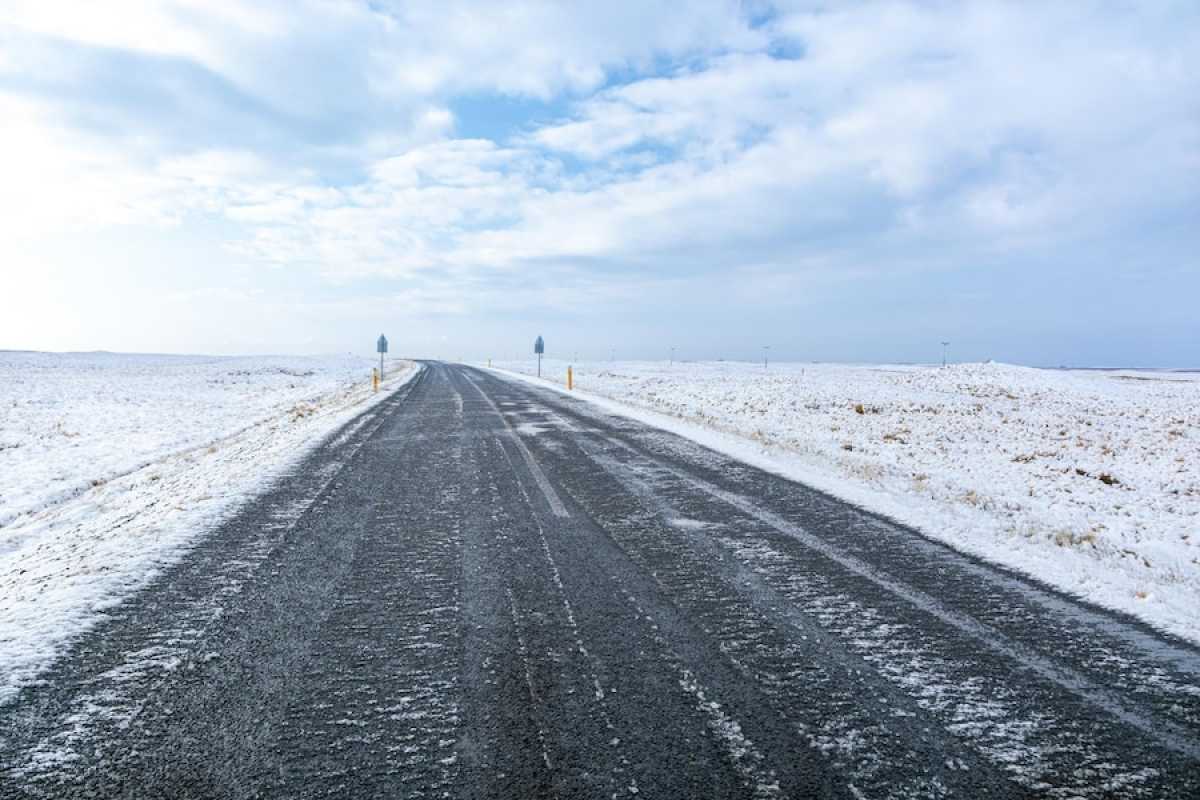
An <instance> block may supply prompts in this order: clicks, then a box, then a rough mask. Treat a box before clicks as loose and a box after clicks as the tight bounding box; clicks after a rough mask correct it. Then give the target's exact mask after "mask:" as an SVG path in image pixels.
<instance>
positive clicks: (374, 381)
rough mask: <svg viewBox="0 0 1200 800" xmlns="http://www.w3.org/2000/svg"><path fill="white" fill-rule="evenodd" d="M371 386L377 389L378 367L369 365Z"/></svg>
mask: <svg viewBox="0 0 1200 800" xmlns="http://www.w3.org/2000/svg"><path fill="white" fill-rule="evenodd" d="M371 388H372V389H373V390H374V391H376V392H378V391H379V367H371Z"/></svg>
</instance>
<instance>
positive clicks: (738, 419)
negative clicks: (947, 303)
mask: <svg viewBox="0 0 1200 800" xmlns="http://www.w3.org/2000/svg"><path fill="white" fill-rule="evenodd" d="M495 366H496V367H497V368H499V369H501V370H504V371H507V372H510V373H511V372H516V373H522V376H521V377H522V378H524V379H526V380H534V379H532V378H529V377H527V376H528V375H529V373H531V372H532V371H533V370H534V369H536V366H535V364H534V362H495ZM566 366H567V365H566V362H557V361H544V362H543V368H542V371H543V375H547V376H552V378H553V380H552V381H549V380H543V381H540V382H539V383H541V384H542V385H557V384H559V383H561V382H562V380H563V379H565V374H566ZM574 374H575V384H576V387H577V390H576V392H575V394H576V395H579V396H581V397H583V398H586V399H589V400H592V401H595V402H599V403H600V404H601V405H603V406H605V407H606V408H608V409H609V410H612V411H616V412H618V413H623V414H625V415H627V416H632V417H634V418H637V419H640V420H642V421H644V422H647V423H649V424H652V425H656V426H658V427H661V428H665V429H667V430H671V431H674V432H676V433H680V434H682V435H684V436H688V437H689V438H692V439H695V440H697V441H699V442H700V443H702V444H704V445H706V446H709V447H712V448H714V449H716V450H720V451H722V452H725V453H727V454H729V455H732V456H734V457H737V458H740V459H742V460H745V461H747V462H749V463H752V464H755V465H756V466H759V467H763V468H765V469H769V470H771V471H774V472H777V473H779V474H783V475H785V476H787V477H790V478H793V479H795V480H799V481H801V482H804V483H807V484H809V485H811V486H814V487H815V488H818V489H821V490H823V491H826V492H829V493H830V494H833V495H836V496H838V497H841V498H843V499H845V500H849V501H851V502H853V503H856V504H858V505H860V506H862V507H864V508H867V509H870V510H873V511H876V512H879V513H882V514H885V515H887V516H889V517H891V518H893V519H895V520H897V521H899V522H902V523H905V524H907V525H911V526H912V527H914V528H917V529H919V530H921V531H922V532H923V533H925V534H926V535H928V536H930V537H932V538H936V539H939V540H942V541H944V542H947V543H948V544H951V545H953V546H954V547H956V548H958V549H960V550H963V551H965V552H969V553H973V554H975V555H979V556H982V557H984V558H987V559H989V560H991V561H993V562H996V563H1000V564H1003V565H1006V566H1009V567H1012V568H1015V569H1018V570H1020V571H1022V572H1024V573H1026V574H1028V575H1031V576H1033V577H1035V578H1038V579H1040V580H1043V581H1045V582H1047V583H1049V584H1051V585H1054V586H1057V587H1059V588H1061V589H1063V590H1065V591H1068V592H1070V593H1072V594H1075V595H1077V596H1079V597H1082V598H1085V599H1087V600H1091V601H1093V602H1097V603H1100V604H1102V605H1105V606H1108V607H1110V608H1114V609H1117V610H1120V611H1125V612H1128V613H1131V614H1134V615H1136V616H1138V617H1141V618H1142V619H1145V620H1147V621H1148V622H1150V623H1152V624H1154V625H1155V626H1157V627H1159V628H1160V629H1163V630H1166V631H1168V632H1171V633H1174V634H1176V635H1180V636H1183V637H1186V638H1188V639H1191V640H1193V641H1200V614H1197V613H1196V609H1197V608H1200V374H1197V373H1194V372H1166V371H1131V370H1121V371H1099V370H1045V369H1032V368H1026V367H1018V366H1012V365H1007V364H994V363H987V364H955V365H951V366H949V367H946V368H940V367H931V366H912V365H900V366H870V365H842V364H795V363H792V364H772V365H770V367H769V368H767V369H764V368H763V366H762V365H761V364H757V365H755V364H748V363H742V362H700V363H677V364H673V365H671V364H665V363H661V362H616V363H580V364H576V365H575V369H574ZM613 401H615V402H613Z"/></svg>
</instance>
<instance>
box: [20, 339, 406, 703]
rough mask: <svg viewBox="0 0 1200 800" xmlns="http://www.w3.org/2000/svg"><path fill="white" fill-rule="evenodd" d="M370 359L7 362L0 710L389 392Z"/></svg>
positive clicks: (69, 357) (92, 357) (109, 357)
mask: <svg viewBox="0 0 1200 800" xmlns="http://www.w3.org/2000/svg"><path fill="white" fill-rule="evenodd" d="M372 363H374V362H373V361H372V360H371V359H366V358H358V357H354V356H334V357H314V358H288V357H269V358H268V357H263V358H257V357H256V358H213V357H191V356H144V355H116V354H107V353H101V354H49V353H20V352H0V702H4V700H5V699H7V698H11V697H12V695H13V694H14V692H15V691H16V690H17V688H18V687H19V686H20V685H22V684H23V683H26V682H27V681H29V680H30V679H32V678H33V677H34V676H35V675H36V673H37V671H38V670H39V669H41V668H43V667H44V666H45V665H46V664H47V663H49V661H50V660H51V659H52V658H53V657H54V655H55V654H56V653H57V652H59V650H60V649H61V648H62V646H63V645H64V644H65V643H66V642H67V641H68V640H69V639H70V638H71V637H73V636H75V635H77V634H78V633H80V632H81V631H83V630H85V629H86V628H87V627H88V626H89V625H90V624H91V623H93V622H94V621H95V620H96V619H97V617H98V615H99V613H100V612H102V610H103V609H104V608H107V607H109V606H111V605H113V604H115V603H117V602H119V601H120V600H121V599H122V598H124V597H126V596H128V594H129V593H130V592H132V591H133V590H135V589H137V588H138V587H140V586H142V585H144V584H145V583H146V582H147V581H149V580H150V579H151V578H152V577H153V576H154V575H155V574H156V572H157V571H158V570H160V569H161V568H162V567H163V566H165V565H166V564H169V563H170V562H171V561H173V560H174V559H176V558H178V556H179V555H180V554H181V553H182V552H183V550H184V548H186V547H187V545H188V544H189V543H191V542H194V541H195V540H196V538H197V537H198V536H199V535H201V534H202V533H203V532H204V531H205V530H208V529H210V528H211V526H212V525H213V524H214V523H216V522H217V521H219V520H221V519H223V518H224V517H225V516H226V515H227V514H229V513H230V512H231V511H232V510H234V509H235V508H236V507H237V505H238V503H239V502H241V501H243V500H244V499H246V498H247V497H248V496H251V495H253V494H254V493H255V492H257V491H260V490H261V489H262V488H263V487H264V486H265V484H266V483H267V482H268V481H270V480H271V479H272V477H274V476H276V475H278V474H279V473H280V472H281V471H282V470H283V469H285V468H286V467H287V466H289V465H290V464H294V463H295V462H296V460H297V459H299V458H300V457H301V456H302V455H304V453H306V452H307V451H308V450H309V449H311V447H312V446H314V445H315V444H317V443H318V442H320V441H321V440H322V438H323V437H324V436H325V435H327V434H328V433H330V432H331V431H333V430H335V429H336V428H338V427H339V426H340V425H341V424H342V423H344V422H346V421H347V420H348V419H350V418H351V417H352V416H353V415H355V414H357V413H359V412H361V411H362V410H364V409H365V408H366V407H367V406H368V405H369V404H371V403H374V402H377V401H378V400H380V399H382V398H383V397H385V396H386V395H387V394H388V392H387V391H383V392H380V393H378V394H374V393H372V392H371V388H370V382H369V377H370V371H371V365H372ZM415 371H416V370H415V368H414V365H413V364H411V363H410V362H396V363H394V364H393V366H392V367H391V376H390V380H389V381H388V382H387V383H386V384H385V389H389V390H390V389H392V388H395V387H398V386H400V385H402V383H403V382H405V381H406V380H407V379H408V378H409V377H411V376H412V375H413V374H415Z"/></svg>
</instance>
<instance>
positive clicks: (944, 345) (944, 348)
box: [942, 342, 950, 367]
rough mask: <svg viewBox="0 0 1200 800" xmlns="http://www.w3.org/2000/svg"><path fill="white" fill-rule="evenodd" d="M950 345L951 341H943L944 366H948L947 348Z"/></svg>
mask: <svg viewBox="0 0 1200 800" xmlns="http://www.w3.org/2000/svg"><path fill="white" fill-rule="evenodd" d="M949 346H950V343H949V342H942V366H943V367H945V366H946V348H947V347H949Z"/></svg>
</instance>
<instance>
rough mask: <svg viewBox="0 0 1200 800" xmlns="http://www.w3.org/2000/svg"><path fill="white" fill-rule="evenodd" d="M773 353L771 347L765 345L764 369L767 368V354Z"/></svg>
mask: <svg viewBox="0 0 1200 800" xmlns="http://www.w3.org/2000/svg"><path fill="white" fill-rule="evenodd" d="M770 351H771V345H769V344H764V345H763V369H766V368H767V354H768V353H769V352H770Z"/></svg>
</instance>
